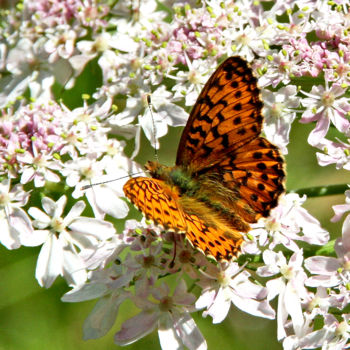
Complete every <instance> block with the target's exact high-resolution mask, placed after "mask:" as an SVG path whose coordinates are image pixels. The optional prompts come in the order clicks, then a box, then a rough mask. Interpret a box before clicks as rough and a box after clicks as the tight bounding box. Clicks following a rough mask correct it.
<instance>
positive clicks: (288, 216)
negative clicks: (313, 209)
mask: <svg viewBox="0 0 350 350" xmlns="http://www.w3.org/2000/svg"><path fill="white" fill-rule="evenodd" d="M305 200H306V196H304V197H303V198H300V197H299V195H298V194H296V193H288V194H286V195H284V196H283V197H282V198H281V199H280V202H279V205H278V207H276V208H275V209H273V210H272V211H271V214H270V216H269V217H268V218H266V219H262V220H260V221H259V222H258V223H257V224H255V225H253V227H255V228H256V229H254V230H252V231H250V234H251V235H252V236H254V237H257V242H258V243H259V245H260V246H268V247H269V248H270V249H274V248H275V247H276V246H277V245H278V244H283V245H284V246H285V247H286V248H288V249H290V250H292V251H294V252H297V251H299V247H298V245H297V243H296V242H295V241H304V242H307V243H309V244H317V245H323V244H325V243H327V242H328V240H329V233H328V232H327V231H326V230H324V229H323V228H322V227H321V226H320V222H319V221H318V220H317V219H316V218H314V217H313V216H312V215H310V214H309V213H308V211H307V210H306V209H305V208H303V207H302V204H303V203H304V202H305ZM262 225H263V228H261V226H262ZM254 245H256V243H255V242H249V241H248V242H247V243H245V245H244V246H243V250H244V251H246V252H247V253H252V254H256V253H257V251H255V252H254Z"/></svg>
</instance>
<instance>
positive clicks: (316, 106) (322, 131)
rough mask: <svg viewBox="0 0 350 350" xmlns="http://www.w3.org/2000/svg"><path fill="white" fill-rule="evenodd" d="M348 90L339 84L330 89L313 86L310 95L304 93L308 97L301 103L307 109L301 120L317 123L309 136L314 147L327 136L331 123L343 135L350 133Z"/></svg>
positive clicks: (309, 140)
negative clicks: (345, 94)
mask: <svg viewBox="0 0 350 350" xmlns="http://www.w3.org/2000/svg"><path fill="white" fill-rule="evenodd" d="M345 91H346V89H344V88H342V87H341V86H339V85H338V84H335V83H334V84H332V86H331V87H330V88H329V87H328V82H327V81H326V87H325V88H324V87H323V86H320V85H319V86H313V87H312V89H311V92H310V93H307V92H304V94H305V95H306V96H307V97H306V98H304V99H302V100H301V103H302V105H303V106H304V107H306V111H305V112H304V113H303V115H302V118H301V119H300V122H301V123H304V124H306V123H310V122H314V121H316V127H315V129H313V130H312V131H311V133H310V135H309V138H308V142H309V143H310V145H312V146H317V145H318V144H319V143H321V142H322V139H323V138H324V137H325V136H326V134H327V132H328V129H329V126H330V123H331V122H332V124H333V125H334V126H335V127H336V128H337V129H338V130H339V131H340V132H342V133H345V134H347V133H349V130H350V122H349V120H348V119H347V118H346V116H347V113H348V112H349V111H350V104H349V102H348V99H347V98H346V97H341V96H343V95H344V93H345Z"/></svg>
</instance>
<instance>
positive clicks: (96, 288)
mask: <svg viewBox="0 0 350 350" xmlns="http://www.w3.org/2000/svg"><path fill="white" fill-rule="evenodd" d="M132 278H133V274H130V273H127V272H126V271H125V268H123V266H122V265H115V264H113V265H112V266H111V267H109V268H108V269H105V270H96V271H91V272H89V277H88V282H87V283H85V284H83V285H80V286H76V287H74V288H73V289H72V290H71V291H69V292H68V293H66V294H65V295H64V296H63V297H62V301H64V302H69V303H72V302H81V301H86V300H92V299H96V298H100V299H99V300H98V301H97V303H96V305H95V306H94V308H93V310H92V311H91V313H90V315H89V316H88V318H87V319H86V320H85V323H84V330H83V331H84V339H85V340H87V339H97V338H100V337H102V336H104V335H105V334H106V333H107V332H108V331H109V330H110V329H111V327H112V326H113V324H114V323H115V320H116V318H117V316H118V312H119V307H120V305H121V304H122V303H123V302H124V301H125V300H126V299H128V298H130V296H131V295H130V293H129V292H126V291H125V290H124V287H128V286H129V284H130V282H131V280H132Z"/></svg>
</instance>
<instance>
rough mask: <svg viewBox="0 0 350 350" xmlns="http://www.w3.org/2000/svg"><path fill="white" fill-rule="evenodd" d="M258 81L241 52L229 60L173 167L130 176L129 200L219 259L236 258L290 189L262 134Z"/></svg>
mask: <svg viewBox="0 0 350 350" xmlns="http://www.w3.org/2000/svg"><path fill="white" fill-rule="evenodd" d="M262 107H263V104H262V101H261V98H260V90H259V88H258V86H257V79H256V78H255V77H254V75H253V72H252V69H251V68H250V67H249V65H248V63H247V62H246V61H245V60H243V59H242V58H240V57H230V58H228V59H226V60H225V61H224V62H223V63H222V64H221V65H220V66H219V67H218V68H217V70H216V71H215V72H214V73H213V74H212V76H211V77H210V78H209V80H208V82H207V83H206V84H205V86H204V88H203V90H202V91H201V93H200V95H199V97H198V99H197V101H196V103H195V105H194V107H193V109H192V112H191V114H190V116H189V119H188V122H187V124H186V126H185V128H184V130H183V133H182V136H181V139H180V144H179V147H178V151H177V156H176V163H175V166H173V167H168V166H164V165H161V164H160V163H158V162H157V161H149V162H148V163H147V164H146V165H145V168H146V169H147V170H148V171H149V173H150V175H151V177H136V178H131V179H129V180H128V181H127V182H126V184H125V185H124V188H123V189H124V193H125V195H126V197H128V198H129V199H130V201H131V202H132V203H133V204H134V205H135V206H136V207H137V208H138V209H139V210H140V211H141V212H142V213H143V214H144V215H145V216H146V218H147V219H150V220H152V221H153V222H154V223H155V224H158V225H161V226H163V228H164V229H166V230H172V231H175V232H178V233H184V234H185V235H186V238H187V239H188V240H189V241H190V242H191V244H192V245H193V246H194V247H195V248H197V249H199V250H200V251H202V252H203V253H204V254H205V255H207V256H211V257H214V258H215V259H216V260H218V261H220V260H230V259H231V258H232V257H235V256H237V254H238V253H239V251H240V246H241V244H242V242H243V234H245V233H247V232H248V231H249V230H250V228H251V227H250V224H252V223H255V222H257V220H258V219H259V218H261V217H267V216H268V215H269V213H270V210H271V209H272V208H274V207H276V206H277V204H278V198H279V197H280V195H281V194H282V193H283V192H284V178H285V171H284V160H283V157H282V155H281V153H280V151H279V149H278V148H277V147H276V146H275V145H273V144H272V143H270V142H269V141H268V140H267V139H266V138H264V137H262V136H260V133H261V129H262V123H263V116H262Z"/></svg>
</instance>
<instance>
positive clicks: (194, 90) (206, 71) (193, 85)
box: [167, 56, 217, 106]
mask: <svg viewBox="0 0 350 350" xmlns="http://www.w3.org/2000/svg"><path fill="white" fill-rule="evenodd" d="M186 64H187V66H188V71H177V72H176V75H175V74H172V75H170V74H168V75H167V76H168V77H169V78H171V79H174V80H175V81H176V84H175V85H174V86H173V88H172V90H173V91H175V94H174V99H179V98H185V105H186V106H193V105H194V104H195V102H196V100H197V97H198V95H199V94H200V92H201V90H202V88H203V86H204V84H205V83H206V82H207V80H208V79H209V77H210V73H213V71H214V68H215V66H216V65H217V63H216V60H194V61H192V62H191V61H190V60H189V59H188V58H187V56H186Z"/></svg>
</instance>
